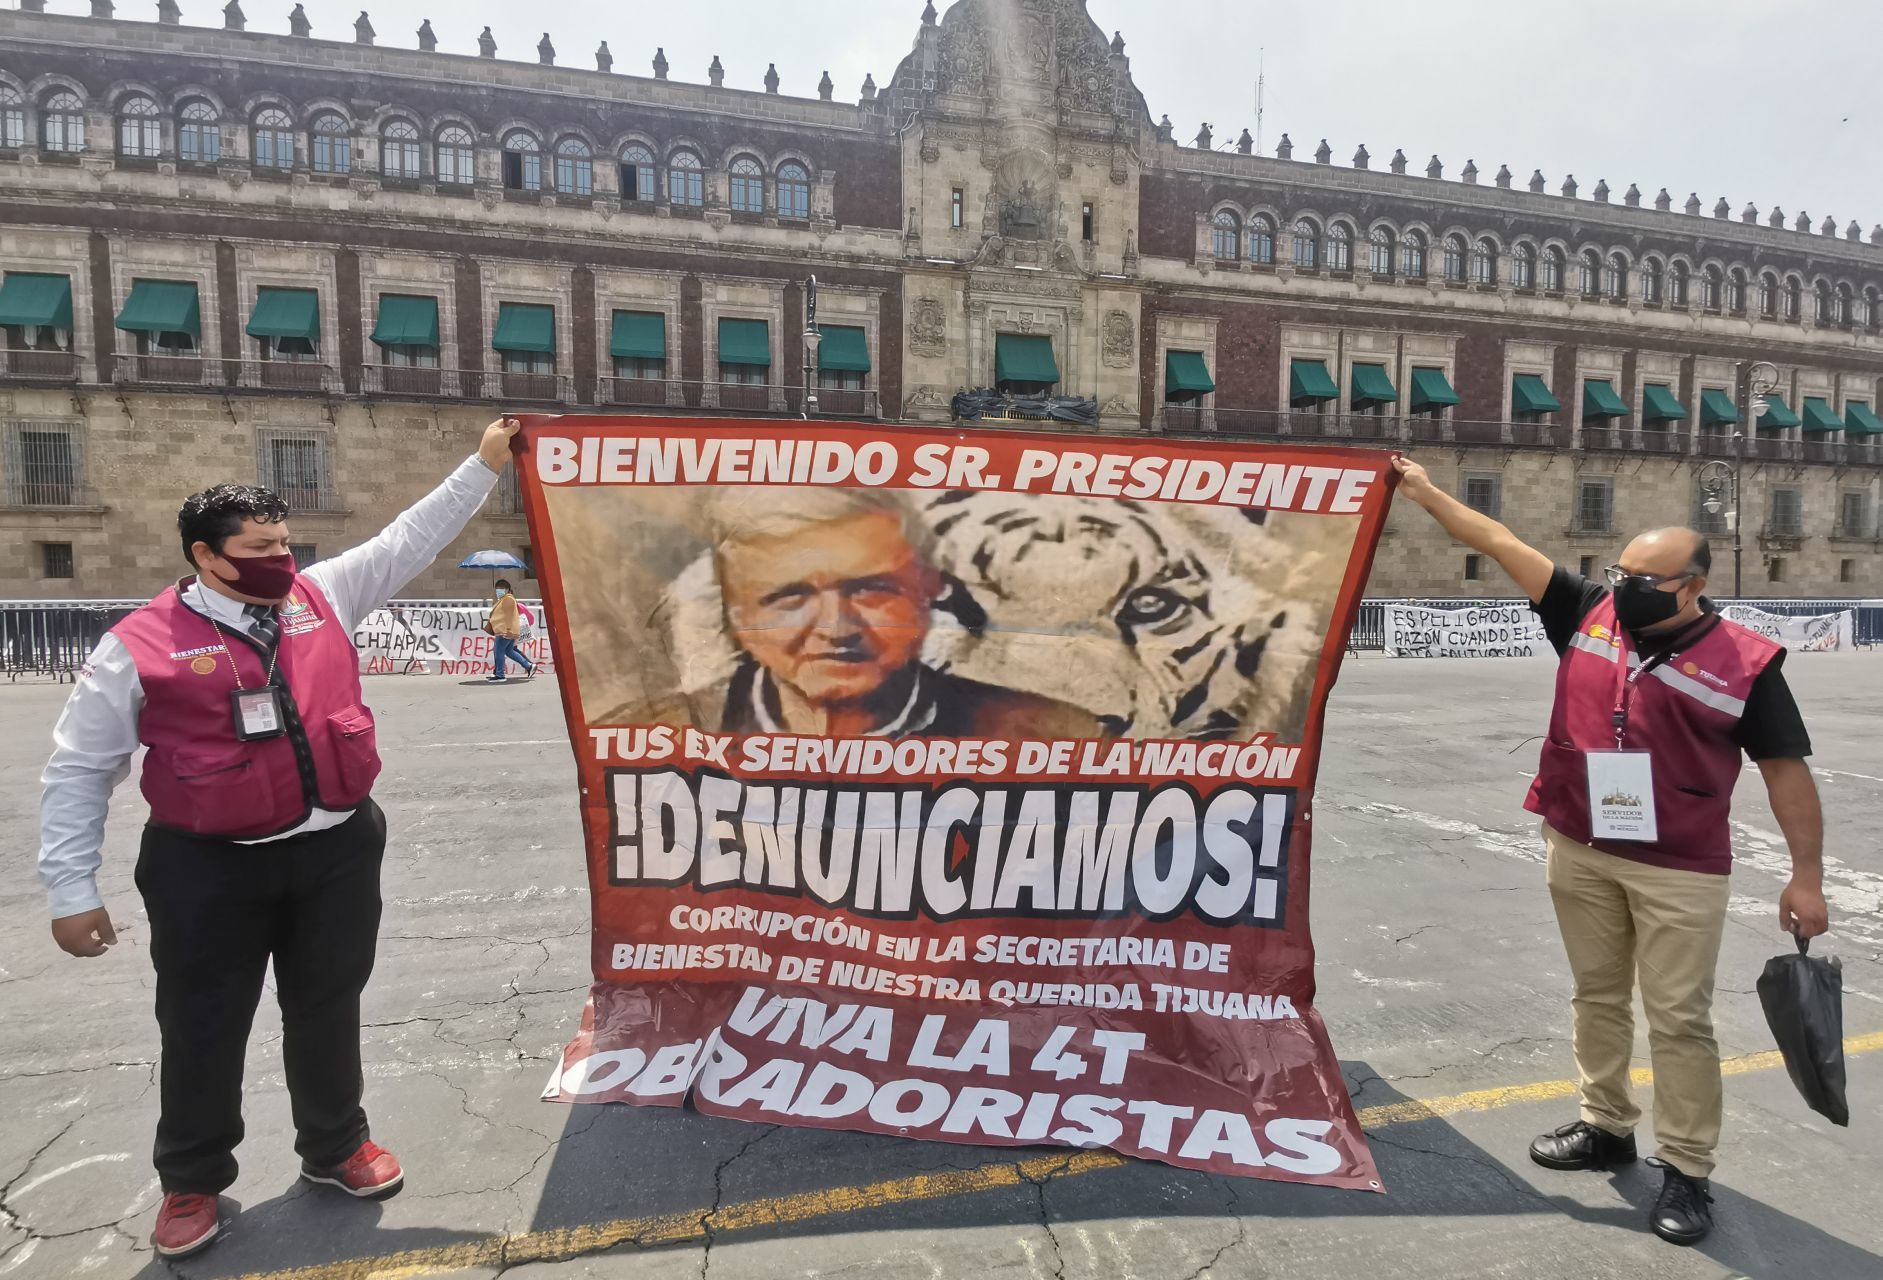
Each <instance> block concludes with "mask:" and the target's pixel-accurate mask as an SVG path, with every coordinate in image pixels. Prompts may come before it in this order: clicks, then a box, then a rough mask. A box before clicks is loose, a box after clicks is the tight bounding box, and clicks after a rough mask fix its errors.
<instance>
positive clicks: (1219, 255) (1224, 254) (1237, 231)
mask: <svg viewBox="0 0 1883 1280" xmlns="http://www.w3.org/2000/svg"><path fill="white" fill-rule="evenodd" d="M1210 256H1211V257H1213V258H1215V259H1217V260H1218V261H1219V262H1235V261H1236V260H1237V259H1239V258H1241V257H1242V219H1240V218H1238V217H1237V216H1236V213H1235V210H1233V209H1219V210H1217V213H1216V217H1215V218H1214V219H1212V220H1211V222H1210Z"/></svg>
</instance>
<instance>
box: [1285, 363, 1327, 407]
mask: <svg viewBox="0 0 1883 1280" xmlns="http://www.w3.org/2000/svg"><path fill="white" fill-rule="evenodd" d="M1338 399H1340V388H1339V387H1337V386H1335V385H1334V380H1333V379H1332V378H1330V377H1328V376H1327V364H1326V362H1324V361H1321V360H1295V361H1293V362H1291V363H1290V364H1289V366H1288V403H1289V404H1291V405H1293V406H1294V407H1295V408H1297V409H1300V408H1304V407H1306V406H1307V405H1311V404H1320V403H1322V402H1324V401H1327V400H1338Z"/></svg>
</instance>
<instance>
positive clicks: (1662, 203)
mask: <svg viewBox="0 0 1883 1280" xmlns="http://www.w3.org/2000/svg"><path fill="white" fill-rule="evenodd" d="M1654 207H1655V208H1656V209H1659V210H1660V211H1661V212H1662V213H1666V212H1667V211H1668V210H1669V209H1672V208H1673V207H1674V197H1672V196H1670V195H1668V194H1667V188H1666V187H1662V188H1661V194H1659V195H1658V196H1655V197H1654Z"/></svg>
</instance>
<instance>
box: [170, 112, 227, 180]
mask: <svg viewBox="0 0 1883 1280" xmlns="http://www.w3.org/2000/svg"><path fill="white" fill-rule="evenodd" d="M177 159H179V160H184V161H187V162H189V163H191V164H214V163H216V161H218V160H220V159H222V124H221V122H220V121H219V120H218V119H217V117H216V109H215V108H214V107H212V106H210V105H209V104H208V103H207V102H204V101H203V100H202V99H201V98H193V99H191V100H190V101H188V102H186V103H184V104H183V109H182V110H181V111H179V112H177Z"/></svg>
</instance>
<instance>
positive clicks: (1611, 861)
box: [1393, 458, 1830, 1244]
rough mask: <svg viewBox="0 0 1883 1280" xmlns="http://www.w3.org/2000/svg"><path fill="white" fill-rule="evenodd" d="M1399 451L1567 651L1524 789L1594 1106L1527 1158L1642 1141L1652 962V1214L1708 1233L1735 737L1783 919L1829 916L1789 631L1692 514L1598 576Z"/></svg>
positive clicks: (1450, 522)
mask: <svg viewBox="0 0 1883 1280" xmlns="http://www.w3.org/2000/svg"><path fill="white" fill-rule="evenodd" d="M1393 467H1394V470H1396V471H1397V472H1398V473H1399V492H1400V493H1401V495H1403V496H1404V497H1406V498H1409V499H1411V500H1412V501H1413V502H1416V503H1418V504H1419V505H1420V506H1422V507H1424V508H1425V509H1426V511H1427V512H1429V513H1430V514H1431V515H1432V517H1433V519H1435V520H1437V521H1438V523H1439V524H1440V525H1441V526H1442V527H1443V528H1444V530H1445V532H1447V533H1449V534H1450V535H1451V536H1452V537H1454V538H1456V539H1458V540H1459V541H1460V542H1463V543H1464V544H1465V545H1467V546H1469V547H1471V548H1472V549H1473V550H1475V551H1478V552H1481V553H1482V554H1484V555H1488V556H1490V557H1491V558H1492V559H1493V560H1495V561H1497V563H1498V564H1499V565H1501V566H1502V567H1503V569H1504V571H1505V572H1506V573H1508V574H1509V575H1510V576H1511V578H1512V580H1513V581H1515V582H1516V584H1517V586H1518V587H1519V588H1520V589H1521V590H1522V591H1523V592H1524V594H1525V595H1527V596H1529V597H1530V601H1531V605H1532V607H1534V608H1535V610H1536V612H1537V615H1538V617H1539V618H1540V619H1541V621H1542V623H1543V629H1544V632H1545V633H1546V634H1547V635H1548V636H1549V639H1550V643H1551V644H1552V645H1553V646H1554V647H1555V649H1556V652H1557V653H1558V654H1559V655H1561V659H1562V660H1561V662H1560V664H1559V665H1558V668H1557V678H1556V704H1555V707H1554V709H1553V710H1552V711H1551V713H1550V725H1549V732H1548V734H1547V735H1546V736H1545V738H1544V742H1543V750H1542V758H1541V760H1540V761H1539V763H1538V765H1537V776H1536V781H1535V782H1534V783H1533V784H1532V786H1531V788H1530V794H1529V796H1528V798H1527V799H1526V800H1525V801H1524V807H1525V808H1526V809H1529V810H1530V811H1531V812H1532V813H1535V814H1538V815H1540V816H1541V817H1542V819H1543V839H1544V843H1545V844H1546V845H1547V847H1548V850H1549V872H1548V880H1549V888H1550V897H1551V899H1552V901H1553V902H1554V904H1555V907H1556V919H1557V924H1558V927H1559V928H1560V929H1561V931H1562V936H1563V946H1564V948H1565V950H1566V951H1567V952H1568V955H1569V967H1570V970H1571V972H1572V973H1573V975H1574V978H1575V988H1576V991H1575V999H1574V1001H1573V1002H1572V1007H1573V1009H1574V1023H1575V1053H1576V1067H1577V1070H1578V1072H1579V1073H1580V1075H1581V1086H1582V1087H1581V1101H1582V1115H1581V1118H1580V1119H1578V1120H1576V1121H1575V1122H1573V1123H1570V1124H1567V1125H1564V1126H1563V1127H1561V1128H1559V1129H1556V1130H1554V1131H1552V1132H1550V1133H1546V1134H1544V1135H1542V1136H1541V1137H1539V1138H1538V1139H1537V1140H1536V1141H1535V1142H1533V1143H1532V1144H1531V1145H1530V1158H1531V1159H1533V1160H1534V1161H1536V1163H1538V1164H1540V1165H1543V1166H1545V1167H1547V1168H1551V1169H1608V1168H1612V1167H1614V1166H1616V1165H1625V1164H1629V1163H1631V1162H1632V1161H1633V1160H1634V1159H1635V1140H1634V1132H1633V1130H1634V1126H1635V1122H1636V1121H1637V1120H1638V1119H1639V1118H1640V1114H1641V1113H1640V1110H1639V1108H1637V1107H1636V1106H1635V1104H1634V1101H1633V1099H1632V1098H1631V1097H1630V1094H1629V1062H1630V1058H1631V1055H1632V1053H1633V1049H1634V1014H1633V994H1634V985H1635V980H1636V975H1637V973H1638V974H1639V977H1640V984H1641V1003H1642V1006H1643V1008H1644V1009H1646V1011H1647V1017H1648V1044H1649V1048H1650V1051H1651V1055H1652V1061H1653V1065H1654V1131H1655V1139H1656V1144H1657V1150H1656V1152H1655V1155H1656V1160H1655V1161H1654V1163H1657V1164H1659V1165H1660V1166H1661V1169H1662V1172H1663V1182H1662V1187H1661V1193H1660V1196H1659V1198H1658V1199H1657V1200H1656V1201H1655V1204H1654V1208H1653V1210H1652V1211H1651V1212H1650V1214H1649V1216H1648V1223H1649V1225H1650V1226H1651V1227H1652V1228H1653V1229H1654V1232H1655V1234H1657V1235H1659V1236H1660V1237H1661V1238H1662V1239H1665V1240H1669V1241H1672V1242H1673V1243H1675V1244H1694V1243H1697V1242H1698V1241H1700V1240H1701V1239H1703V1238H1704V1237H1705V1236H1706V1234H1707V1233H1708V1232H1709V1231H1710V1230H1712V1226H1713V1213H1712V1208H1711V1204H1712V1195H1711V1193H1710V1190H1709V1187H1708V1183H1707V1179H1708V1177H1709V1176H1710V1175H1711V1173H1712V1171H1713V1153H1714V1148H1715V1147H1716V1146H1717V1145H1718V1142H1719V1133H1720V1121H1721V1114H1722V1107H1723V1104H1722V1096H1721V1087H1720V1059H1719V1045H1718V1043H1717V1042H1716V1041H1715V1040H1714V1038H1713V1019H1712V1005H1713V971H1714V968H1715V966H1716V964H1717V962H1718V959H1719V948H1720V935H1721V934H1722V933H1723V932H1724V929H1725V924H1726V904H1727V896H1728V875H1729V873H1730V872H1731V870H1732V837H1731V827H1730V823H1729V809H1730V804H1731V799H1732V791H1733V784H1734V783H1735V782H1737V781H1738V778H1739V773H1740V770H1741V761H1740V754H1741V752H1744V754H1745V755H1747V756H1749V757H1751V759H1752V760H1753V761H1754V762H1755V763H1756V764H1757V765H1758V766H1759V773H1760V774H1761V776H1762V777H1763V778H1764V779H1765V786H1766V791H1767V793H1768V795H1769V796H1770V798H1771V804H1772V814H1773V816H1774V817H1775V818H1776V819H1777V820H1778V825H1779V828H1780V829H1781V830H1782V831H1783V832H1784V833H1785V843H1786V845H1787V846H1788V847H1789V848H1790V850H1791V862H1792V875H1791V882H1790V883H1789V884H1788V885H1786V887H1785V890H1784V892H1783V893H1781V894H1780V895H1779V899H1778V919H1779V925H1780V927H1781V928H1783V929H1786V930H1788V931H1790V932H1792V933H1795V934H1796V935H1797V936H1798V937H1800V938H1809V937H1813V936H1815V935H1817V934H1820V933H1823V932H1824V931H1825V930H1826V929H1828V928H1829V927H1830V924H1829V917H1828V913H1827V911H1826V908H1825V905H1824V891H1823V887H1822V867H1821V858H1820V854H1821V849H1822V844H1823V815H1822V812H1821V810H1820V809H1819V806H1818V792H1817V785H1816V784H1815V783H1814V782H1813V781H1812V778H1811V770H1810V769H1809V768H1808V767H1807V766H1806V764H1805V761H1804V757H1806V756H1808V755H1810V754H1811V740H1810V738H1809V737H1808V736H1807V735H1806V733H1805V727H1804V722H1803V720H1802V719H1801V718H1800V716H1799V714H1798V705H1797V703H1796V702H1795V701H1794V700H1793V698H1792V695H1791V690H1790V688H1789V687H1788V686H1787V685H1786V683H1785V677H1784V675H1783V674H1782V672H1781V670H1780V668H1781V666H1782V664H1783V662H1784V659H1785V650H1784V649H1783V648H1782V647H1781V646H1780V645H1778V644H1777V643H1776V642H1774V641H1772V640H1768V639H1766V638H1765V637H1764V636H1761V635H1759V634H1758V633H1756V632H1754V631H1750V630H1748V629H1747V628H1744V627H1741V626H1739V625H1737V624H1736V623H1733V622H1731V621H1728V620H1727V619H1725V618H1722V617H1721V616H1720V615H1719V614H1718V613H1717V612H1715V611H1714V609H1713V608H1712V605H1711V603H1710V602H1709V601H1707V600H1706V599H1705V597H1704V595H1703V592H1705V590H1706V575H1707V570H1708V569H1709V568H1710V567H1711V566H1712V552H1711V550H1710V548H1709V547H1708V546H1707V541H1706V539H1705V538H1704V537H1702V536H1701V535H1700V534H1698V533H1696V532H1694V531H1693V530H1692V529H1678V528H1676V529H1656V530H1652V531H1650V532H1648V533H1644V534H1641V535H1640V536H1639V537H1637V538H1635V539H1634V541H1632V542H1630V543H1629V544H1628V545H1627V547H1625V548H1624V549H1623V551H1622V554H1621V560H1620V562H1619V563H1617V564H1614V565H1611V566H1610V567H1609V568H1608V570H1607V571H1606V574H1605V577H1606V580H1607V584H1606V585H1604V584H1603V583H1599V582H1591V581H1590V580H1589V579H1587V578H1584V577H1583V576H1581V575H1580V574H1576V573H1571V572H1570V571H1569V570H1568V569H1565V568H1562V567H1560V566H1558V565H1555V564H1553V563H1551V561H1550V559H1549V557H1548V556H1546V555H1544V554H1543V553H1542V552H1541V551H1538V550H1537V549H1536V548H1534V547H1531V546H1528V545H1526V544H1525V543H1523V542H1521V541H1519V540H1518V538H1517V537H1516V535H1515V534H1513V533H1511V531H1510V530H1509V529H1507V528H1505V527H1504V526H1503V525H1502V524H1499V523H1498V522H1497V521H1496V520H1493V519H1491V517H1489V516H1487V515H1484V514H1482V513H1481V512H1478V511H1474V510H1472V509H1471V508H1470V507H1467V506H1465V504H1464V503H1462V502H1459V501H1458V500H1457V499H1456V498H1453V497H1452V496H1451V495H1449V494H1447V493H1445V492H1444V491H1443V490H1441V489H1440V488H1438V486H1437V485H1435V484H1433V483H1432V480H1431V477H1430V476H1428V475H1427V474H1426V471H1425V468H1424V467H1422V466H1420V465H1419V464H1418V463H1416V462H1413V461H1412V460H1411V459H1409V458H1395V459H1394V460H1393Z"/></svg>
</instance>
